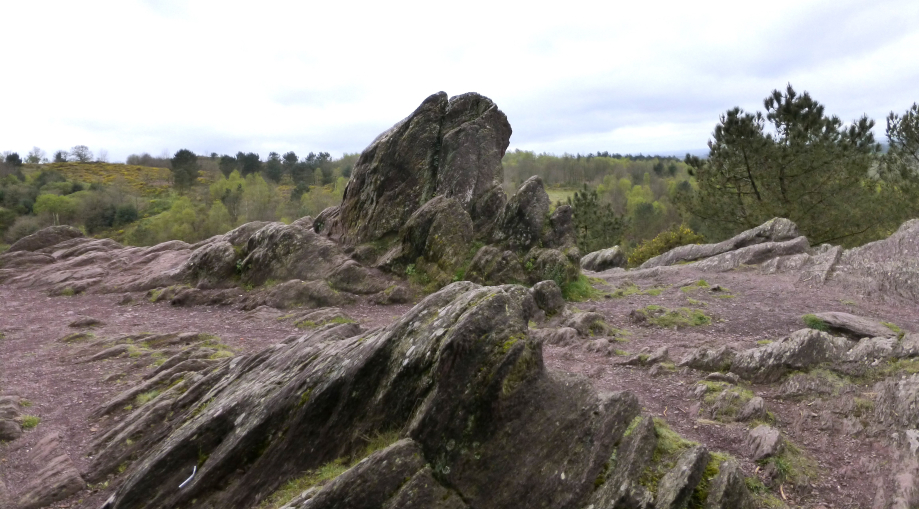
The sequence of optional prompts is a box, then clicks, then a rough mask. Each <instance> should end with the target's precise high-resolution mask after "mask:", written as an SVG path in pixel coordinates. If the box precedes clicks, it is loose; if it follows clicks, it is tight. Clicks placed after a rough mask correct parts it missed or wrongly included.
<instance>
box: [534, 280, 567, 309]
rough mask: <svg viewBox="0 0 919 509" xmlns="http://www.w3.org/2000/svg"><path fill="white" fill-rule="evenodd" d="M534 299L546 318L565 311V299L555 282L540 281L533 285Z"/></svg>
mask: <svg viewBox="0 0 919 509" xmlns="http://www.w3.org/2000/svg"><path fill="white" fill-rule="evenodd" d="M532 292H533V299H534V300H535V301H536V305H537V306H539V309H542V310H543V311H544V312H545V313H546V316H552V315H556V314H558V313H561V312H562V311H563V310H564V309H565V299H564V298H562V291H561V289H559V287H558V285H557V284H556V283H555V281H551V280H549V281H540V282H539V283H536V284H535V285H533V289H532Z"/></svg>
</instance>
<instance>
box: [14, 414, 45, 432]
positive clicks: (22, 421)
mask: <svg viewBox="0 0 919 509" xmlns="http://www.w3.org/2000/svg"><path fill="white" fill-rule="evenodd" d="M39 423H41V418H40V417H38V416H37V415H28V414H26V415H23V416H21V417H20V418H19V425H20V426H22V429H24V430H30V429H34V428H35V427H36V426H38V425H39Z"/></svg>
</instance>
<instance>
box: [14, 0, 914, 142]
mask: <svg viewBox="0 0 919 509" xmlns="http://www.w3.org/2000/svg"><path fill="white" fill-rule="evenodd" d="M617 4H619V3H617V2H606V3H598V2H585V1H570V2H564V3H559V2H494V1H491V2H484V1H472V2H463V3H462V4H456V3H452V4H451V3H447V4H443V3H441V4H438V3H430V2H388V3H384V2H282V1H263V2H259V3H251V2H225V1H221V2H218V1H216V0H200V1H190V2H182V1H178V0H168V1H161V0H121V1H115V0H111V1H108V0H88V1H86V2H66V1H34V2H8V3H7V4H5V5H4V6H3V7H2V8H0V14H2V15H3V16H2V17H3V18H4V19H7V20H16V22H15V23H8V24H6V25H5V27H4V31H2V32H0V56H2V57H3V58H2V59H3V61H4V65H5V69H15V70H16V73H15V76H9V74H8V75H7V77H6V79H4V80H3V85H2V90H3V94H2V97H4V104H3V118H4V122H2V123H0V150H18V151H20V152H23V153H24V152H25V151H27V150H28V149H29V148H31V147H32V146H33V145H38V146H40V147H42V148H44V149H45V150H46V151H48V152H52V151H54V150H56V149H59V148H69V147H71V146H73V145H76V144H86V145H89V146H90V147H91V148H93V149H94V150H98V149H102V148H105V149H106V150H108V152H109V156H110V158H111V159H114V160H118V159H123V158H124V157H125V156H127V155H128V154H130V153H135V152H141V151H149V152H152V153H159V152H161V151H163V150H168V151H175V150H177V149H179V148H183V147H187V148H190V149H192V150H195V151H202V152H203V151H215V152H220V153H224V152H236V151H238V150H245V151H249V150H252V151H257V152H259V153H263V155H265V154H267V152H268V151H271V150H274V151H279V152H281V151H286V150H291V149H292V150H296V151H297V152H298V153H306V152H308V151H310V150H312V151H318V150H325V151H330V152H332V153H333V154H340V153H341V152H345V151H348V152H353V151H359V150H361V149H363V148H364V147H365V146H366V145H367V143H369V142H370V141H371V140H372V139H373V137H374V136H375V135H376V134H377V133H379V132H380V131H382V130H383V129H386V128H387V127H389V126H390V125H392V124H393V123H394V122H396V121H397V120H399V119H401V118H402V117H404V116H405V115H407V114H408V113H409V112H411V111H412V110H413V109H414V108H415V107H416V106H417V105H418V104H419V103H420V102H421V101H422V100H423V99H424V98H425V97H427V96H428V95H429V94H431V93H434V92H436V91H439V90H444V91H446V92H448V93H450V94H458V93H462V92H466V91H478V92H480V93H483V94H485V95H488V96H489V97H491V98H492V99H494V100H495V101H496V102H497V103H498V104H499V106H500V107H501V108H502V109H503V110H504V111H505V113H507V115H508V117H509V119H510V121H511V124H512V126H513V127H514V136H513V138H512V139H511V146H512V147H520V148H528V149H534V150H537V151H549V152H556V153H560V152H572V153H573V152H587V151H595V150H610V151H614V152H623V153H625V152H644V153H648V152H661V153H663V152H668V153H673V152H679V151H685V150H693V149H700V148H704V146H705V143H706V141H707V139H708V137H709V134H710V132H711V130H712V128H713V127H714V124H715V123H716V122H717V118H718V115H719V113H721V112H723V111H725V110H727V109H728V108H731V107H733V106H742V107H744V108H746V109H751V110H756V109H761V105H762V99H763V98H764V97H765V96H766V95H767V94H768V93H769V92H770V91H771V90H772V89H774V88H782V87H784V86H785V84H786V83H789V82H790V83H792V84H793V85H794V86H795V88H796V89H797V90H808V91H810V92H811V94H812V95H813V96H814V97H815V98H816V99H817V100H818V101H821V102H823V103H824V104H826V105H827V110H828V111H829V112H831V113H834V114H837V115H839V116H840V117H841V118H842V119H844V120H851V119H853V118H856V117H858V116H860V115H861V114H868V115H869V116H870V117H872V118H874V119H876V120H878V121H879V122H880V123H883V118H884V117H885V116H886V114H887V113H888V112H889V111H891V110H895V111H903V110H905V109H906V108H907V107H909V105H910V104H912V103H913V102H914V101H917V100H919V97H917V94H916V91H915V90H916V89H915V83H916V81H917V78H919V60H917V59H915V58H914V57H913V54H914V51H915V50H914V48H916V47H919V28H917V27H919V23H917V21H919V4H917V3H916V2H912V1H909V0H898V1H887V2H873V3H871V4H865V3H863V2H857V1H851V0H850V1H848V2H839V1H816V2H814V1H812V2H802V1H786V0H781V1H772V2H756V3H753V2H736V1H730V2H728V1H718V2H704V3H701V2H654V1H649V2H640V3H630V4H629V5H617ZM879 134H881V132H880V130H879Z"/></svg>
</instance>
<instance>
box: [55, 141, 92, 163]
mask: <svg viewBox="0 0 919 509" xmlns="http://www.w3.org/2000/svg"><path fill="white" fill-rule="evenodd" d="M55 156H56V154H55ZM70 157H72V158H73V160H74V161H76V162H78V163H89V162H92V160H93V153H92V152H90V150H89V147H87V146H86V145H76V146H74V147H73V148H71V149H70ZM55 161H56V158H55Z"/></svg>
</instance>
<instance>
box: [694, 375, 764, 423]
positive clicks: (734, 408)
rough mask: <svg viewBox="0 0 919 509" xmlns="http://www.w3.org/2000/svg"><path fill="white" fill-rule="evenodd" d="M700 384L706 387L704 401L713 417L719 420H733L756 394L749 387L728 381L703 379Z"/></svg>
mask: <svg viewBox="0 0 919 509" xmlns="http://www.w3.org/2000/svg"><path fill="white" fill-rule="evenodd" d="M699 384H700V385H704V386H705V387H706V393H705V395H704V396H703V397H702V401H703V402H704V403H705V406H706V407H707V409H708V410H709V412H710V415H711V416H712V418H713V419H715V420H717V421H719V422H733V421H734V419H735V418H736V417H737V413H738V412H740V410H741V408H743V406H744V405H746V404H747V402H748V401H750V400H751V399H753V397H754V396H755V394H753V391H751V390H749V389H745V388H743V387H739V386H736V385H731V384H729V383H726V382H712V381H708V380H702V381H700V382H699Z"/></svg>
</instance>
